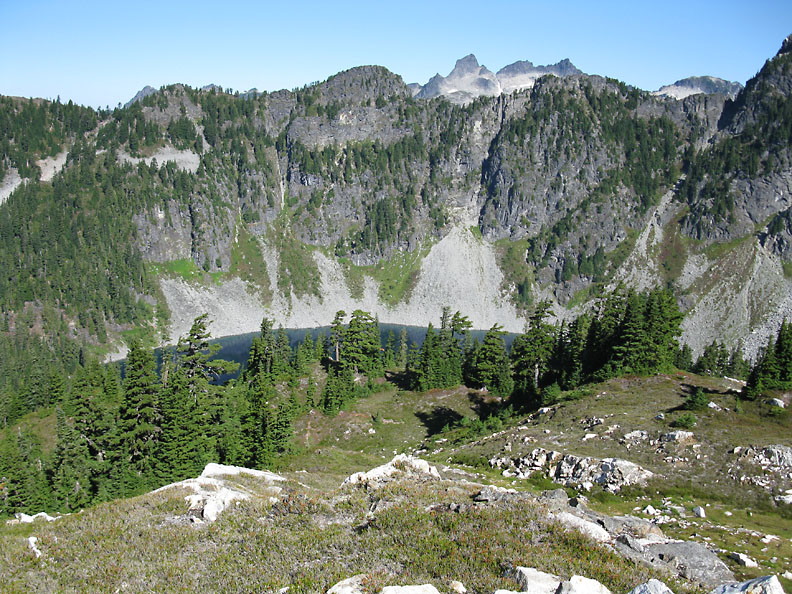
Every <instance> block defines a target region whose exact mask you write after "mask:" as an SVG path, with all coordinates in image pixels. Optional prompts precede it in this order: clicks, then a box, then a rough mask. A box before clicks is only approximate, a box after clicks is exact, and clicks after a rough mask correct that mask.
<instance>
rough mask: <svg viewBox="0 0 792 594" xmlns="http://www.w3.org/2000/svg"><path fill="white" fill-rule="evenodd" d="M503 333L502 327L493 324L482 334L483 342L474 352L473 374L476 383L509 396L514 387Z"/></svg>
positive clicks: (498, 393) (500, 394)
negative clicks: (475, 352)
mask: <svg viewBox="0 0 792 594" xmlns="http://www.w3.org/2000/svg"><path fill="white" fill-rule="evenodd" d="M504 334H505V332H504V331H503V329H502V327H501V326H499V325H498V324H495V325H494V326H493V327H492V328H490V329H489V331H488V332H487V334H486V335H484V342H483V343H482V345H481V349H479V351H478V353H477V354H476V360H475V371H474V375H473V377H474V381H475V382H476V384H478V385H479V386H483V387H486V388H488V389H489V390H490V391H491V392H493V393H495V394H497V395H498V396H501V397H502V398H506V397H507V396H510V395H511V393H512V390H513V389H514V381H513V380H512V373H511V364H510V363H509V356H508V355H507V354H506V343H505V342H504V340H503V335H504Z"/></svg>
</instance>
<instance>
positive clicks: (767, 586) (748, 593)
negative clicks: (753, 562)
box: [710, 575, 784, 594]
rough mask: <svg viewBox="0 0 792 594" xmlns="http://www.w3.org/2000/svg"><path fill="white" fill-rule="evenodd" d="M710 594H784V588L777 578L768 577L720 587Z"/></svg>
mask: <svg viewBox="0 0 792 594" xmlns="http://www.w3.org/2000/svg"><path fill="white" fill-rule="evenodd" d="M710 594H784V588H783V587H782V586H781V582H779V581H778V578H777V577H776V576H774V575H766V576H764V577H759V578H755V579H753V580H748V581H747V582H740V583H738V584H724V585H722V586H718V587H717V588H715V589H714V590H712V591H711V592H710Z"/></svg>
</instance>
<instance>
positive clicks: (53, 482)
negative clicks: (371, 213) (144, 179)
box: [0, 289, 792, 514]
mask: <svg viewBox="0 0 792 594" xmlns="http://www.w3.org/2000/svg"><path fill="white" fill-rule="evenodd" d="M681 319H682V314H681V313H680V311H679V308H678V306H677V305H676V301H675V299H674V298H673V295H672V294H671V292H670V291H668V290H664V289H663V290H661V289H658V290H654V291H651V292H649V293H645V294H639V293H636V292H634V291H621V290H617V291H614V292H613V293H611V294H609V295H607V296H605V297H603V298H602V299H601V302H600V303H599V305H598V307H597V308H595V309H594V310H593V311H591V312H589V313H585V314H583V315H581V316H579V317H578V318H577V319H575V320H573V321H572V322H569V323H561V324H555V323H551V322H550V306H549V303H547V302H543V303H540V304H539V305H538V306H537V307H536V308H535V310H534V312H533V314H532V315H531V316H530V317H529V318H528V320H527V324H526V329H525V331H524V332H523V333H522V334H519V335H517V336H515V337H513V341H512V344H511V348H510V349H507V346H506V340H505V338H506V333H505V332H504V331H503V329H502V328H501V327H500V326H499V325H497V324H496V325H494V326H493V327H492V328H491V329H490V330H489V331H488V332H487V333H486V334H485V336H484V338H483V340H482V341H480V342H479V341H478V340H477V339H474V338H473V337H472V333H471V327H472V324H471V322H470V320H469V319H468V318H467V317H466V316H464V315H462V314H461V313H459V312H456V313H453V314H452V313H451V310H450V308H447V307H446V308H444V309H443V311H442V314H441V317H440V322H439V326H438V328H435V327H434V326H433V325H432V324H429V326H428V328H427V330H426V335H425V339H424V341H423V343H422V344H421V345H420V346H418V345H417V344H415V343H409V342H408V337H407V332H406V329H402V331H401V333H400V335H399V336H398V338H397V336H396V335H395V334H394V333H393V332H392V331H391V332H390V333H389V334H388V336H387V339H386V340H385V341H384V344H383V341H382V340H381V338H380V336H381V335H380V328H379V323H378V321H377V319H376V318H375V317H373V316H372V315H371V314H370V313H368V312H365V311H362V310H355V311H353V312H352V313H351V314H349V315H348V314H346V312H344V311H339V312H338V313H337V314H336V316H335V318H334V320H333V322H332V324H331V325H330V327H329V332H327V333H326V334H325V333H324V332H323V333H321V334H320V335H319V336H317V338H316V339H313V338H312V336H311V334H310V333H308V332H307V333H306V335H305V337H304V339H303V340H302V341H301V342H300V343H299V344H298V345H297V346H296V347H292V346H290V342H289V338H288V336H287V334H286V332H285V330H283V329H282V328H281V329H279V330H275V329H274V327H273V322H272V321H271V320H269V319H264V320H263V322H262V325H261V333H260V335H259V336H257V337H256V338H255V339H254V340H253V342H252V344H251V347H250V350H249V353H248V357H247V363H246V365H245V367H244V370H243V371H242V373H241V374H239V376H238V377H236V378H235V379H231V380H229V381H221V380H222V379H223V378H225V377H227V376H228V374H231V373H233V372H235V371H236V370H237V367H238V364H237V363H233V362H230V361H225V360H222V359H219V358H217V357H216V355H217V350H218V349H219V346H218V345H216V344H212V343H211V342H210V334H209V330H208V325H209V321H208V318H207V316H206V315H205V314H204V315H202V316H199V317H198V318H196V320H195V321H194V323H193V325H192V327H191V329H190V331H189V332H188V333H187V334H186V335H185V336H183V337H182V338H181V339H180V340H179V341H178V343H177V345H176V346H175V347H172V348H171V349H169V350H165V351H164V352H163V355H162V362H161V364H160V365H159V369H158V365H157V362H156V359H155V355H154V352H153V351H151V350H149V349H145V348H143V347H142V346H141V345H140V344H138V343H134V344H132V346H131V348H130V351H129V355H128V358H127V360H126V364H125V367H124V375H123V378H122V375H121V372H120V369H119V367H118V366H115V365H109V366H101V365H99V364H98V363H97V362H96V361H94V360H87V361H79V362H78V363H76V365H75V368H74V370H73V373H69V372H68V371H67V370H62V371H61V372H60V373H51V374H49V375H47V376H42V377H41V378H40V381H39V383H38V384H37V391H36V392H35V394H38V396H37V399H36V401H35V402H31V403H30V406H31V407H32V408H40V409H41V410H42V414H43V416H42V414H39V415H38V418H45V417H49V418H52V417H53V416H54V421H55V446H54V448H52V447H51V446H50V448H49V450H50V451H47V448H46V447H45V444H44V443H43V442H42V439H41V435H40V433H41V432H40V431H39V432H38V433H37V432H36V431H34V430H33V429H32V428H31V426H32V425H31V422H30V417H28V421H26V422H24V423H20V424H17V425H8V426H7V427H6V430H5V433H4V437H3V439H2V441H1V442H0V514H11V513H15V512H20V511H24V512H37V511H41V510H54V511H60V512H69V511H75V510H78V509H80V508H82V507H84V506H86V505H90V504H93V503H97V502H102V501H107V500H111V499H114V498H118V497H128V496H132V495H136V494H139V493H142V492H145V491H148V490H151V489H153V488H156V487H158V486H161V485H164V484H167V483H170V482H173V481H177V480H181V479H184V478H188V477H192V476H196V475H198V474H199V473H200V472H201V470H202V469H203V467H204V466H205V465H206V464H207V463H208V462H212V461H216V462H220V463H225V464H234V465H240V466H246V467H251V468H273V467H277V466H278V464H279V463H281V462H282V461H283V456H284V455H287V454H289V453H290V452H291V451H293V448H294V447H295V446H294V444H293V443H292V436H293V422H294V421H295V419H296V418H297V417H299V416H300V415H301V414H303V413H305V412H307V411H308V410H310V409H317V410H321V411H323V412H324V413H325V414H328V415H333V414H335V413H337V412H338V411H339V410H341V409H343V408H344V407H346V406H348V405H349V404H350V403H351V402H353V401H354V400H356V399H358V398H365V397H366V396H368V395H369V394H371V393H372V392H374V391H377V390H380V389H382V387H383V385H384V384H385V382H386V381H387V380H388V379H391V380H394V381H398V382H399V385H400V386H403V385H404V384H403V383H402V382H404V383H406V385H407V387H409V388H411V389H413V390H416V391H427V390H432V389H437V388H450V387H455V386H458V385H460V384H463V385H465V386H467V387H470V388H478V389H484V388H486V389H487V390H488V391H490V392H491V393H493V394H495V395H498V396H500V397H501V403H502V406H503V407H504V409H508V408H511V409H512V410H514V411H517V412H520V411H525V410H531V409H535V408H537V407H539V406H546V405H548V404H552V403H554V402H555V401H557V400H558V398H559V397H560V396H561V394H562V392H569V391H573V390H576V389H578V388H580V387H581V386H583V385H584V384H586V383H590V382H597V381H603V380H605V379H607V378H610V377H616V376H620V375H625V374H637V375H650V374H655V373H661V372H669V371H672V370H674V369H678V368H680V367H683V368H690V367H694V368H697V369H698V370H700V371H702V372H705V373H706V372H708V373H718V369H719V368H718V367H717V365H718V364H719V363H718V362H719V361H720V364H724V365H726V364H727V363H725V362H728V361H730V360H734V356H733V355H732V356H731V357H726V356H724V355H723V353H724V350H723V348H722V347H721V346H719V345H717V344H714V345H713V346H712V347H710V348H709V349H708V350H705V352H704V354H702V356H701V357H700V358H699V360H698V361H697V362H696V363H695V364H692V363H691V357H690V352H689V349H686V347H684V346H683V347H682V348H680V346H679V344H678V340H677V339H678V337H679V335H680V321H681ZM710 367H715V369H711V368H710ZM743 369H744V370H745V371H746V373H747V372H748V366H747V364H746V363H744V362H743ZM386 372H387V373H386ZM789 386H792V324H789V323H787V322H784V323H783V324H782V326H781V328H780V330H779V333H778V335H777V336H776V337H774V338H773V339H772V340H771V341H770V343H769V345H768V347H767V349H765V351H764V353H763V355H762V356H761V357H760V359H759V360H758V361H757V363H756V364H755V366H754V367H753V369H752V370H751V371H750V378H749V381H748V387H747V388H746V392H745V396H746V397H748V398H756V397H757V396H758V395H760V394H762V393H766V392H768V391H772V390H775V389H786V388H788V387H789ZM53 410H54V414H53Z"/></svg>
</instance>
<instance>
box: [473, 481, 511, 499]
mask: <svg viewBox="0 0 792 594" xmlns="http://www.w3.org/2000/svg"><path fill="white" fill-rule="evenodd" d="M515 496H517V491H515V490H514V489H505V488H503V487H498V486H497V485H487V486H486V487H484V488H483V489H482V490H481V491H479V492H478V493H476V494H475V495H474V496H473V501H478V502H480V503H483V502H486V503H495V502H498V501H503V500H504V499H511V498H513V497H515Z"/></svg>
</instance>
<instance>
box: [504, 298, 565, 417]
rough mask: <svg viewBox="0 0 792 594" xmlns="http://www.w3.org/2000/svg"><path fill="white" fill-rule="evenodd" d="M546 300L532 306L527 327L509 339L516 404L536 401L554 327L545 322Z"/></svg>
mask: <svg viewBox="0 0 792 594" xmlns="http://www.w3.org/2000/svg"><path fill="white" fill-rule="evenodd" d="M549 310H550V303H549V302H548V301H543V302H541V303H539V304H538V305H537V306H536V309H535V310H534V313H533V314H532V315H531V317H530V318H529V326H528V330H527V331H526V332H525V333H524V334H522V335H520V336H518V337H516V338H515V339H514V342H513V343H512V350H511V359H512V365H513V367H514V382H515V390H514V392H515V397H516V399H517V403H518V404H519V405H520V406H531V405H533V404H536V402H537V401H536V398H537V397H538V394H539V388H540V387H541V385H542V383H543V380H544V377H545V374H546V373H547V372H548V370H549V368H550V360H551V357H552V354H553V349H554V347H555V343H556V339H555V328H554V327H553V326H551V325H550V324H548V323H547V322H545V318H546V317H547V316H548V313H549Z"/></svg>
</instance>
